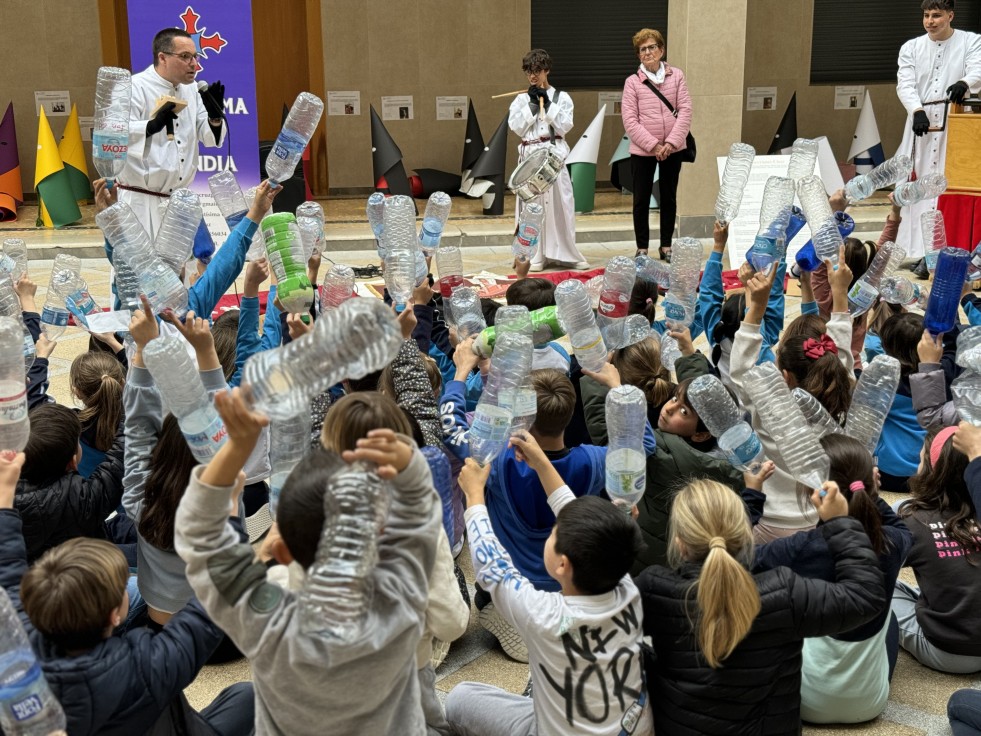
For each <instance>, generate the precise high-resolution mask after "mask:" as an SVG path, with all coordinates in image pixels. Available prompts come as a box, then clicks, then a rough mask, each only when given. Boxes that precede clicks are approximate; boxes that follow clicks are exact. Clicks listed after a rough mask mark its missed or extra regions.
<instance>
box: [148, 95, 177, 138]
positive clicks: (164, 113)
mask: <svg viewBox="0 0 981 736" xmlns="http://www.w3.org/2000/svg"><path fill="white" fill-rule="evenodd" d="M175 120H177V113H175V112H174V103H173V102H168V103H167V104H166V105H164V106H163V107H161V108H160V109H159V110H158V111H157V114H156V115H154V116H153V118H152V119H151V120H150V121H149V122H148V123H147V124H146V134H147V135H148V136H150V135H155V134H156V133H159V132H160V131H161V130H163V129H164V128H166V127H167V126H168V124H170V123H173V122H174V121H175Z"/></svg>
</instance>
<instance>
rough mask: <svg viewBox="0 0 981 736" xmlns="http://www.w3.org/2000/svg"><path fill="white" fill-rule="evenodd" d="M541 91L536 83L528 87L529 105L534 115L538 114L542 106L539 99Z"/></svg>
mask: <svg viewBox="0 0 981 736" xmlns="http://www.w3.org/2000/svg"><path fill="white" fill-rule="evenodd" d="M539 91H540V90H539V89H538V87H536V86H535V85H531V86H530V87H529V88H528V107H530V108H531V114H532V115H538V110H539V108H540V107H541V102H540V101H539V99H538V93H539Z"/></svg>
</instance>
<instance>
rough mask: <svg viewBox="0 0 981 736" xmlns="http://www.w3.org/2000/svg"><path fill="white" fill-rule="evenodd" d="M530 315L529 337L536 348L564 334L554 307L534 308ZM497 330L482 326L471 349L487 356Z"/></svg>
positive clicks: (491, 350) (490, 352)
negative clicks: (530, 330) (530, 331)
mask: <svg viewBox="0 0 981 736" xmlns="http://www.w3.org/2000/svg"><path fill="white" fill-rule="evenodd" d="M529 316H530V317H531V329H532V333H531V338H532V342H534V343H535V347H536V348H540V347H542V346H543V345H547V344H548V343H550V342H552V340H557V339H558V338H560V337H562V336H563V335H564V334H565V331H564V330H563V329H562V327H561V325H559V314H558V310H557V309H556V308H555V307H542V308H541V309H536V310H535V311H534V312H532V313H531V314H530V315H529ZM496 339H497V331H496V330H495V329H494V328H493V327H486V328H484V329H483V330H482V331H481V333H480V334H479V335H478V336H477V339H476V340H474V342H473V351H474V353H476V354H477V355H479V356H480V357H481V358H489V357H491V355H492V354H493V352H494V341H495V340H496Z"/></svg>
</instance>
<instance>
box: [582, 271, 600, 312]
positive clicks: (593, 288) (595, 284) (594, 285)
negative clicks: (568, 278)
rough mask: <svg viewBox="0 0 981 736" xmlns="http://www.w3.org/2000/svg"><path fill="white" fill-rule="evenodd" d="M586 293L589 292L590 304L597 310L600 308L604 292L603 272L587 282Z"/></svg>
mask: <svg viewBox="0 0 981 736" xmlns="http://www.w3.org/2000/svg"><path fill="white" fill-rule="evenodd" d="M586 293H587V294H589V305H590V306H591V307H592V308H593V311H594V312H595V311H596V310H598V309H599V300H600V294H602V293H603V274H600V275H599V276H593V278H591V279H590V280H589V281H587V282H586Z"/></svg>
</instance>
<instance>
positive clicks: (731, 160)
mask: <svg viewBox="0 0 981 736" xmlns="http://www.w3.org/2000/svg"><path fill="white" fill-rule="evenodd" d="M755 158H756V149H755V148H753V147H752V146H751V145H749V144H748V143H733V144H732V145H731V146H729V156H728V157H727V158H726V167H725V169H724V170H723V172H722V183H721V184H720V185H719V194H718V196H717V197H716V199H715V219H716V220H718V222H719V224H720V225H723V226H724V225H728V224H729V223H730V222H732V221H733V220H735V219H736V215H738V214H739V205H741V204H742V201H743V192H744V191H745V189H746V183H747V182H748V181H749V172H750V171H751V170H752V168H753V160H754V159H755Z"/></svg>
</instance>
